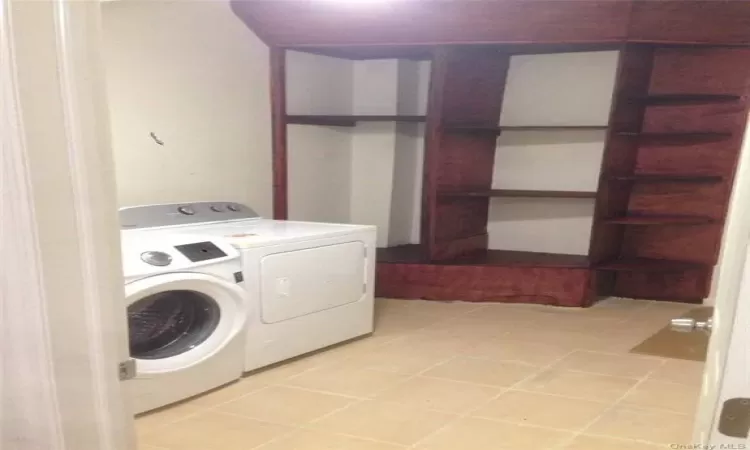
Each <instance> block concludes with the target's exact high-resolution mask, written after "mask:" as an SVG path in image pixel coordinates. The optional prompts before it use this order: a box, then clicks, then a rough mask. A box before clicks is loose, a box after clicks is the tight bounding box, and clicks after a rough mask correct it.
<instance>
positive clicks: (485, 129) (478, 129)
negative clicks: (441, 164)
mask: <svg viewBox="0 0 750 450" xmlns="http://www.w3.org/2000/svg"><path fill="white" fill-rule="evenodd" d="M606 129H607V126H606V125H530V126H492V125H474V124H451V125H443V130H445V131H447V132H451V133H466V134H471V133H475V134H495V135H498V136H499V135H501V134H502V133H503V132H505V131H587V130H606Z"/></svg>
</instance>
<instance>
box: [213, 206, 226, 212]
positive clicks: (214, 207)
mask: <svg viewBox="0 0 750 450" xmlns="http://www.w3.org/2000/svg"><path fill="white" fill-rule="evenodd" d="M211 211H213V212H224V207H223V206H221V205H211Z"/></svg>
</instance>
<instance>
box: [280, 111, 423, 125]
mask: <svg viewBox="0 0 750 450" xmlns="http://www.w3.org/2000/svg"><path fill="white" fill-rule="evenodd" d="M425 120H426V116H407V115H396V116H376V115H351V116H348V115H344V116H333V115H299V114H290V115H287V116H286V123H287V124H290V125H320V126H331V127H353V126H356V125H357V123H358V122H403V123H422V122H424V121H425Z"/></svg>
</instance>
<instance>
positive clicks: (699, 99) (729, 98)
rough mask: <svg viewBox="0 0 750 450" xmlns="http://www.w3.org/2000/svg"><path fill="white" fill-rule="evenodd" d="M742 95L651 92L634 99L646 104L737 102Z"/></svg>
mask: <svg viewBox="0 0 750 450" xmlns="http://www.w3.org/2000/svg"><path fill="white" fill-rule="evenodd" d="M741 98H742V97H741V96H739V95H731V94H650V95H647V96H645V97H641V98H636V99H634V100H635V101H637V102H642V103H643V104H645V105H665V106H666V105H704V104H712V103H728V102H735V101H737V100H739V99H741Z"/></svg>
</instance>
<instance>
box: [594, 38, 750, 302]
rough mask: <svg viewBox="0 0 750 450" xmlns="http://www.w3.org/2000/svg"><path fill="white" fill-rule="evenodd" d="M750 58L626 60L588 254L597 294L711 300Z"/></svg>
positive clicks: (708, 55)
mask: <svg viewBox="0 0 750 450" xmlns="http://www.w3.org/2000/svg"><path fill="white" fill-rule="evenodd" d="M744 57H747V53H746V52H745V51H743V50H739V49H729V48H723V49H719V48H715V49H708V50H707V49H699V48H695V47H669V46H665V47H660V46H637V45H634V46H629V47H627V48H626V49H625V50H624V51H623V53H622V55H621V69H620V73H619V74H618V79H617V85H618V87H616V92H617V95H616V96H615V100H614V105H613V109H612V117H611V118H610V123H612V124H616V126H617V129H619V130H621V131H617V132H615V133H613V134H611V135H610V136H609V139H608V142H607V145H606V148H605V153H604V157H603V163H602V173H603V174H605V175H604V176H602V177H601V180H600V184H599V190H598V192H599V195H598V197H597V205H596V211H595V219H594V224H593V228H592V238H591V248H590V251H589V257H590V260H591V262H592V267H593V268H594V270H595V271H596V273H597V275H596V278H597V282H596V285H597V287H598V288H597V292H598V294H600V295H617V296H623V297H641V298H654V299H669V300H680V301H686V302H698V301H700V300H702V299H703V298H705V297H706V296H708V295H709V292H710V285H711V283H710V280H711V274H712V270H713V266H714V265H715V264H716V262H717V257H718V253H719V251H718V250H719V249H718V246H719V245H720V242H721V234H722V230H723V222H724V214H725V211H726V205H727V202H728V199H729V197H728V195H727V192H729V191H730V190H731V187H730V186H729V183H730V181H731V180H732V177H733V174H734V170H735V167H736V162H737V157H738V155H739V149H740V145H739V144H740V139H739V138H738V136H742V133H743V131H744V123H743V122H744V120H745V119H744V118H745V116H746V114H747V101H746V87H745V86H746V85H747V81H746V80H747V79H748V77H750V67H748V65H747V64H740V63H739V61H740V59H741V58H744ZM736 64H740V66H742V69H741V73H736V72H733V71H732V69H731V67H732V66H733V65H736ZM717 89H720V90H721V92H717ZM622 130H628V131H622ZM675 130H679V131H675ZM661 171H664V172H661ZM678 185H679V186H678ZM717 205H721V206H720V207H718V208H717Z"/></svg>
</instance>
